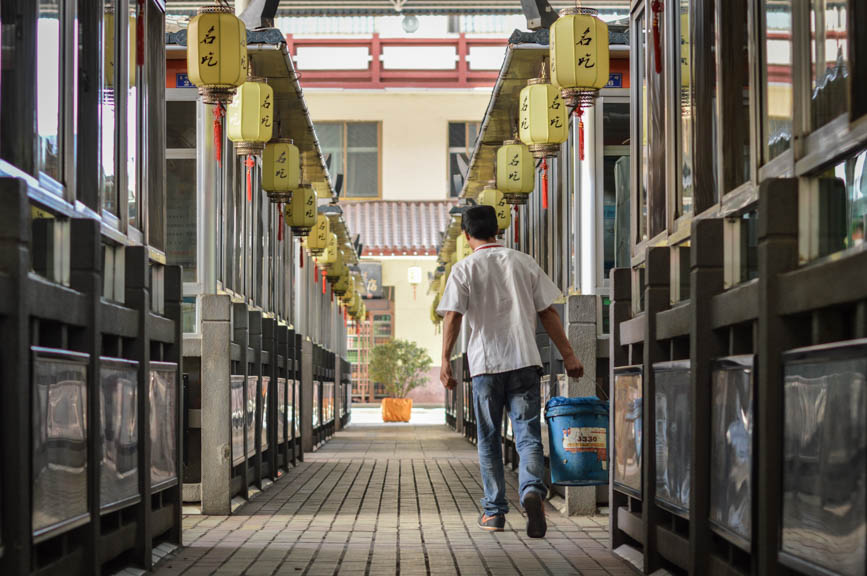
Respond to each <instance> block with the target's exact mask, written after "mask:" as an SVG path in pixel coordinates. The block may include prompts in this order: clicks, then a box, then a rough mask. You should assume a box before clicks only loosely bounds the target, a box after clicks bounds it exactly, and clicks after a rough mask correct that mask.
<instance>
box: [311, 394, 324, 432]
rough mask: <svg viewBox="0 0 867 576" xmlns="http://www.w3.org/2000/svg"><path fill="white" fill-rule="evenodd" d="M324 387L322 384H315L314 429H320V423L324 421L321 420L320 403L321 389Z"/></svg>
mask: <svg viewBox="0 0 867 576" xmlns="http://www.w3.org/2000/svg"><path fill="white" fill-rule="evenodd" d="M321 387H322V384H321V383H320V382H314V383H313V420H312V422H313V429H314V430H315V429H317V428H319V423H320V422H321V421H322V419H321V418H320V415H321V410H322V405H321V403H320V402H319V397H320V394H319V389H320V388H321Z"/></svg>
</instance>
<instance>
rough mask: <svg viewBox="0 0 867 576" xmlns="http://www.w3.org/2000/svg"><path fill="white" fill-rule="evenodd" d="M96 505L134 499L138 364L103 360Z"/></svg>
mask: <svg viewBox="0 0 867 576" xmlns="http://www.w3.org/2000/svg"><path fill="white" fill-rule="evenodd" d="M100 380H101V386H100V390H99V392H100V395H99V418H100V434H101V438H100V440H101V450H102V451H101V453H100V459H99V464H100V471H99V472H100V481H99V504H100V507H102V508H106V507H108V506H111V505H113V504H117V503H120V502H122V501H124V500H128V499H129V498H132V497H134V496H137V495H138V493H139V491H138V403H137V390H138V362H130V361H124V360H114V359H110V358H102V359H101V362H100Z"/></svg>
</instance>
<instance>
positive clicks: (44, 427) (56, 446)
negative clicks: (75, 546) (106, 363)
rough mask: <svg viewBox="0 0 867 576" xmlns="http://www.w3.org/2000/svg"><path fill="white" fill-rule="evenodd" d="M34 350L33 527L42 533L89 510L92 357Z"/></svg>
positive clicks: (36, 531) (34, 530) (35, 531)
mask: <svg viewBox="0 0 867 576" xmlns="http://www.w3.org/2000/svg"><path fill="white" fill-rule="evenodd" d="M33 352H34V359H33V402H32V405H33V413H32V416H33V424H32V425H33V439H32V445H33V455H32V466H33V496H32V506H33V523H32V528H33V532H34V533H40V532H44V531H47V530H49V529H51V528H53V527H55V526H58V525H61V524H63V523H65V522H69V521H72V520H75V519H76V518H77V517H80V516H81V515H84V514H87V512H88V507H87V362H88V359H87V356H86V355H84V354H74V353H67V352H59V351H58V352H54V351H46V350H42V349H35V348H34V350H33Z"/></svg>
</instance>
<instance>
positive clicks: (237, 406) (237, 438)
mask: <svg viewBox="0 0 867 576" xmlns="http://www.w3.org/2000/svg"><path fill="white" fill-rule="evenodd" d="M229 382H230V383H229V395H230V398H231V403H232V404H231V410H232V464H233V465H236V466H237V465H238V464H240V463H241V462H243V461H244V417H245V414H244V404H245V402H244V376H239V375H236V374H233V375H232V376H231V378H230V380H229Z"/></svg>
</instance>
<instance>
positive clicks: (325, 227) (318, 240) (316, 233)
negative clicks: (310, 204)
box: [307, 214, 331, 256]
mask: <svg viewBox="0 0 867 576" xmlns="http://www.w3.org/2000/svg"><path fill="white" fill-rule="evenodd" d="M329 234H331V224H330V222H329V220H328V216H326V215H325V214H319V215H317V216H316V224H315V225H314V226H313V230H311V232H310V235H309V236H307V249H308V250H310V253H311V254H313V255H314V256H319V255H320V254H322V253H323V252H325V249H326V248H327V247H328V235H329Z"/></svg>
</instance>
